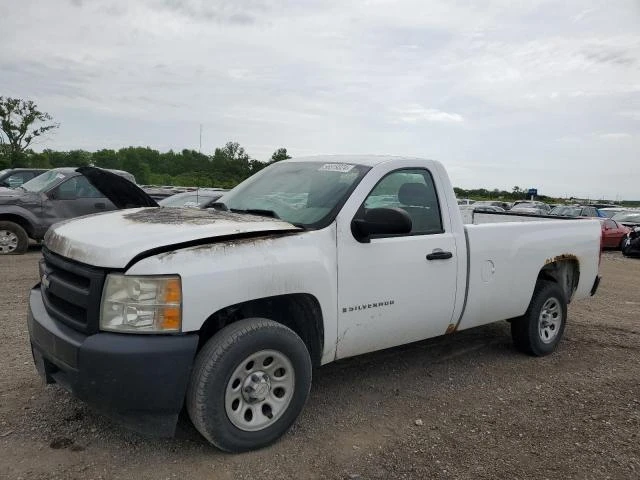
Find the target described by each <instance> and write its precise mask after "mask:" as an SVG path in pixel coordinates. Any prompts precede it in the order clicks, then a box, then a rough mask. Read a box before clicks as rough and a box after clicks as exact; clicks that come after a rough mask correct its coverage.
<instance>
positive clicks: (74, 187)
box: [55, 176, 102, 200]
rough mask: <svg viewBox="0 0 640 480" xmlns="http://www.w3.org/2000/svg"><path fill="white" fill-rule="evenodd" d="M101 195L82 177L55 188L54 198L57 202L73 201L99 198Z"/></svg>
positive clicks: (73, 178)
mask: <svg viewBox="0 0 640 480" xmlns="http://www.w3.org/2000/svg"><path fill="white" fill-rule="evenodd" d="M101 197H102V194H101V193H100V192H99V191H98V190H97V189H96V188H95V187H94V186H93V185H91V184H90V183H89V181H88V180H87V179H86V178H85V177H83V176H77V177H72V178H70V179H68V180H66V181H64V182H62V183H61V184H60V185H58V187H57V188H56V193H55V198H56V199H58V200H74V199H76V198H101Z"/></svg>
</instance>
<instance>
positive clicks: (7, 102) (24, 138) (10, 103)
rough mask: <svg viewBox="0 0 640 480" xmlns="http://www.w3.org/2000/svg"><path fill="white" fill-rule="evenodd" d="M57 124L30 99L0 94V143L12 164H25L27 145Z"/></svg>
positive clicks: (56, 126)
mask: <svg viewBox="0 0 640 480" xmlns="http://www.w3.org/2000/svg"><path fill="white" fill-rule="evenodd" d="M59 126H60V125H59V124H58V123H53V117H52V116H51V115H49V114H48V113H46V112H41V111H40V110H38V106H37V105H36V104H35V103H34V102H32V101H31V100H22V99H20V98H11V97H2V96H0V144H2V145H3V146H6V147H5V148H3V150H4V152H5V153H6V154H8V155H9V157H10V161H11V165H12V166H20V165H25V164H26V162H27V156H26V155H25V151H26V150H27V148H28V147H29V145H31V143H32V142H33V141H34V140H35V139H37V138H38V137H41V136H43V135H45V134H46V133H48V132H50V131H51V130H54V129H56V128H58V127H59Z"/></svg>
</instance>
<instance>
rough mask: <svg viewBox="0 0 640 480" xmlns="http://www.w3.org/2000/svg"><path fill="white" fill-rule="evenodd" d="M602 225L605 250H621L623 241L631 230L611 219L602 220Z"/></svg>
mask: <svg viewBox="0 0 640 480" xmlns="http://www.w3.org/2000/svg"><path fill="white" fill-rule="evenodd" d="M600 223H601V224H602V246H603V247H604V248H621V247H622V240H623V239H624V237H626V236H627V234H628V233H629V232H630V231H631V229H630V228H629V227H625V226H624V225H622V224H621V223H618V222H616V221H615V220H611V219H610V218H601V219H600Z"/></svg>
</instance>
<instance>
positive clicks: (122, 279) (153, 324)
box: [100, 274, 182, 333]
mask: <svg viewBox="0 0 640 480" xmlns="http://www.w3.org/2000/svg"><path fill="white" fill-rule="evenodd" d="M181 327H182V284H181V281H180V277H179V276H177V275H168V276H130V275H122V274H109V275H107V280H106V282H105V286H104V291H103V294H102V305H101V308H100V329H101V330H105V331H111V332H126V333H171V332H179V331H180V329H181Z"/></svg>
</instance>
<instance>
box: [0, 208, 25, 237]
mask: <svg viewBox="0 0 640 480" xmlns="http://www.w3.org/2000/svg"><path fill="white" fill-rule="evenodd" d="M0 222H13V223H17V224H18V225H20V226H21V227H22V228H24V230H25V232H27V235H29V238H33V227H32V226H31V223H30V222H29V220H27V219H26V218H24V217H21V216H20V215H14V214H11V213H3V214H2V215H0Z"/></svg>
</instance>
